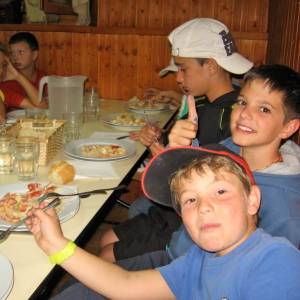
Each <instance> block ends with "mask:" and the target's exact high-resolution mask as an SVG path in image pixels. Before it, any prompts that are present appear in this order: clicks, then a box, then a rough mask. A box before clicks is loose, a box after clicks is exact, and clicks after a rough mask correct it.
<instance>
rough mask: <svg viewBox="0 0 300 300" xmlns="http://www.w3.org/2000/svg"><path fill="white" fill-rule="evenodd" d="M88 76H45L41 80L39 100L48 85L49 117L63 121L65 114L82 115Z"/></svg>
mask: <svg viewBox="0 0 300 300" xmlns="http://www.w3.org/2000/svg"><path fill="white" fill-rule="evenodd" d="M86 79H87V77H86V76H70V77H64V76H44V77H43V78H42V79H41V80H40V85H39V99H40V100H41V99H42V93H43V88H44V85H45V84H47V85H48V103H49V116H50V118H52V119H62V116H63V114H64V113H68V112H75V113H82V107H83V91H84V88H83V87H84V82H85V80H86Z"/></svg>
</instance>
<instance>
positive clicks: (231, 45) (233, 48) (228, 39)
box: [219, 30, 236, 56]
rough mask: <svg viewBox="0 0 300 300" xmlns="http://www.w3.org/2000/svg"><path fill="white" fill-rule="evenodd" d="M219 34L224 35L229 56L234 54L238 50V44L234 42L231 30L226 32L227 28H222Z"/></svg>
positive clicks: (223, 38)
mask: <svg viewBox="0 0 300 300" xmlns="http://www.w3.org/2000/svg"><path fill="white" fill-rule="evenodd" d="M219 35H220V36H221V37H222V41H223V43H224V48H225V51H226V54H227V56H230V55H232V54H233V53H235V52H236V46H235V44H234V41H233V38H232V36H231V34H230V32H226V31H225V30H222V31H221V32H219Z"/></svg>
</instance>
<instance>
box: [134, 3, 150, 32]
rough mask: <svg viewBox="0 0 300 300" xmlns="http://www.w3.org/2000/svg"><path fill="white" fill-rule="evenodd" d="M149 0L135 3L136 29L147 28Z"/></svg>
mask: <svg viewBox="0 0 300 300" xmlns="http://www.w3.org/2000/svg"><path fill="white" fill-rule="evenodd" d="M150 3H151V1H149V0H139V1H137V3H136V14H137V15H136V27H137V28H147V27H149V16H150V13H149V5H150Z"/></svg>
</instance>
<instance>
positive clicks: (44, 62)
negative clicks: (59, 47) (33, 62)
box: [33, 32, 50, 71]
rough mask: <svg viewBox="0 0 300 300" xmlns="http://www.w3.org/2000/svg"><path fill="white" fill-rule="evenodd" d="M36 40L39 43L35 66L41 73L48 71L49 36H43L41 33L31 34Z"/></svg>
mask: <svg viewBox="0 0 300 300" xmlns="http://www.w3.org/2000/svg"><path fill="white" fill-rule="evenodd" d="M33 34H34V35H35V36H36V38H37V39H38V41H39V47H40V50H39V57H38V60H37V66H38V68H39V69H41V70H43V71H48V70H49V66H48V64H49V57H50V49H49V35H45V34H43V33H42V32H33Z"/></svg>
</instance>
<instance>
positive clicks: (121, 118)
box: [111, 114, 146, 126]
mask: <svg viewBox="0 0 300 300" xmlns="http://www.w3.org/2000/svg"><path fill="white" fill-rule="evenodd" d="M111 124H114V125H126V126H144V125H146V120H145V119H144V118H142V117H138V116H135V115H132V114H119V115H116V116H114V118H113V119H112V120H111Z"/></svg>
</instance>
